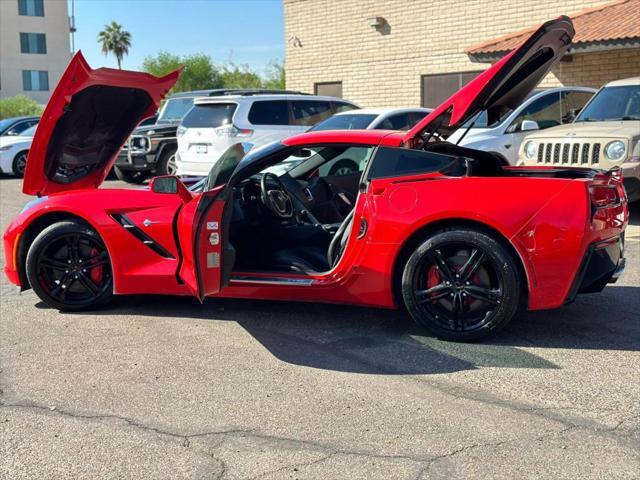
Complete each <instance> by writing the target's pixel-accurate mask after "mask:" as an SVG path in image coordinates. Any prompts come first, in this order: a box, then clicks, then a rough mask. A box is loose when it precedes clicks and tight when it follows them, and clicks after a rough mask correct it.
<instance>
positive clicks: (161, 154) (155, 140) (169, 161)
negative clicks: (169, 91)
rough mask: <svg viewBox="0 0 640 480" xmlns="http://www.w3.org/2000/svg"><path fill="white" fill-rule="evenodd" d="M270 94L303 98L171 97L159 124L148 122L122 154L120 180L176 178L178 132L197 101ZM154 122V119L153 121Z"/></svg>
mask: <svg viewBox="0 0 640 480" xmlns="http://www.w3.org/2000/svg"><path fill="white" fill-rule="evenodd" d="M268 93H283V94H300V92H291V91H288V90H245V89H215V90H195V91H192V92H182V93H176V94H174V95H171V96H170V97H168V98H167V100H166V101H165V102H164V104H163V105H162V108H161V109H160V113H159V114H158V116H157V118H156V119H155V122H154V123H152V124H149V122H152V119H151V118H150V119H147V120H144V121H143V122H142V123H141V124H140V125H139V126H138V127H137V128H136V129H135V130H134V131H133V133H132V134H131V136H130V137H129V140H128V141H127V143H126V144H125V145H124V146H123V147H122V150H121V151H120V153H119V154H118V158H117V159H116V163H115V165H114V167H113V171H114V173H115V174H116V176H117V177H118V179H120V180H124V181H125V182H128V183H142V182H144V181H145V180H147V179H148V178H149V177H151V176H153V175H173V174H175V172H176V165H175V155H176V149H177V146H178V143H177V140H176V130H177V129H178V125H179V124H180V121H181V120H182V118H183V117H184V116H185V115H186V114H187V112H188V111H189V110H191V107H192V106H193V100H194V98H197V97H215V96H222V95H255V94H268ZM152 118H153V117H152Z"/></svg>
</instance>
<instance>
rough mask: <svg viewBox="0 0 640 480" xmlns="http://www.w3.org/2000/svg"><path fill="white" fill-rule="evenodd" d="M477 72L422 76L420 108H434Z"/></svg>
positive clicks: (475, 75)
mask: <svg viewBox="0 0 640 480" xmlns="http://www.w3.org/2000/svg"><path fill="white" fill-rule="evenodd" d="M480 73H482V71H478V72H459V73H443V74H439V75H423V76H422V106H423V107H427V108H435V107H437V106H438V105H440V104H441V103H442V102H444V101H445V100H446V99H447V98H449V97H450V96H451V95H453V94H454V93H456V92H457V91H458V90H460V88H462V87H463V86H465V85H466V84H467V83H469V82H470V81H471V80H473V79H474V78H476V77H477V76H478V74H480Z"/></svg>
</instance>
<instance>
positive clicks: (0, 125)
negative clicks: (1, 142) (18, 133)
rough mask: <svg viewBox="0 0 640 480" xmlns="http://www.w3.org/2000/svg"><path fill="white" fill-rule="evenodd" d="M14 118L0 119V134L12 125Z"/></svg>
mask: <svg viewBox="0 0 640 480" xmlns="http://www.w3.org/2000/svg"><path fill="white" fill-rule="evenodd" d="M14 122H15V120H14V119H13V118H5V119H4V120H0V134H2V133H4V131H5V130H6V129H7V128H9V127H10V126H11V125H13V124H14Z"/></svg>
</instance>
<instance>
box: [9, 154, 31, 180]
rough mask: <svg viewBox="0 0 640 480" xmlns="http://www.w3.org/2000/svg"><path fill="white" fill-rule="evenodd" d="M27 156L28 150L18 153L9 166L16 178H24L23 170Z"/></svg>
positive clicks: (25, 166)
mask: <svg viewBox="0 0 640 480" xmlns="http://www.w3.org/2000/svg"><path fill="white" fill-rule="evenodd" d="M28 155H29V150H24V151H22V152H20V153H18V154H17V155H16V156H15V157H13V163H12V164H11V169H12V170H13V174H14V175H15V176H16V177H18V178H22V177H24V170H25V168H27V156H28Z"/></svg>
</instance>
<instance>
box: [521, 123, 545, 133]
mask: <svg viewBox="0 0 640 480" xmlns="http://www.w3.org/2000/svg"><path fill="white" fill-rule="evenodd" d="M539 129H540V127H539V126H538V122H536V121H534V120H523V121H522V123H521V124H520V131H521V132H528V131H531V130H539Z"/></svg>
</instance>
